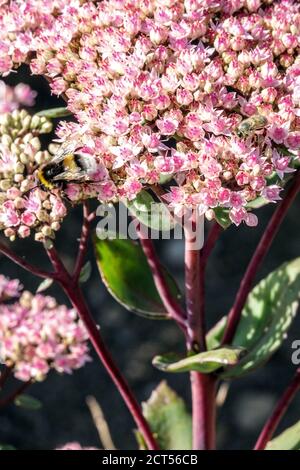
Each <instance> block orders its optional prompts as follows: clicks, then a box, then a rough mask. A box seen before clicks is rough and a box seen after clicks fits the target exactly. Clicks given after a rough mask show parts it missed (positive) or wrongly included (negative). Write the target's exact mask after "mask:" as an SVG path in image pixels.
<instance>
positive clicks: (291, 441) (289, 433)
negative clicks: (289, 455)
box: [266, 421, 300, 450]
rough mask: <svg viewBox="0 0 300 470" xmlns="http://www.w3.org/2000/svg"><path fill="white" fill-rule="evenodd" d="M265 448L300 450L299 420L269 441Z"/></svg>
mask: <svg viewBox="0 0 300 470" xmlns="http://www.w3.org/2000/svg"><path fill="white" fill-rule="evenodd" d="M266 450H300V421H298V423H296V424H294V426H291V427H290V428H288V429H286V430H285V431H284V432H283V433H282V434H280V435H279V436H277V437H275V438H274V439H273V440H272V441H270V442H269V443H268V445H267V447H266Z"/></svg>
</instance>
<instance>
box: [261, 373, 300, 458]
mask: <svg viewBox="0 0 300 470" xmlns="http://www.w3.org/2000/svg"><path fill="white" fill-rule="evenodd" d="M299 390H300V369H297V371H296V374H295V375H294V377H293V379H292V381H291V383H290V384H289V386H288V387H287V388H286V390H285V391H284V393H283V395H282V396H281V398H280V400H279V401H278V403H277V405H276V407H275V409H274V411H273V413H272V415H271V416H270V418H269V419H268V421H267V422H266V424H265V426H264V428H263V430H262V432H261V434H260V436H259V438H258V440H257V442H256V445H255V448H254V450H264V449H265V448H266V446H267V444H268V442H269V441H270V440H271V439H272V437H273V435H274V433H275V431H276V429H277V427H278V424H279V423H280V421H281V419H282V417H283V416H284V414H285V412H286V411H287V409H288V407H289V405H290V404H291V402H292V401H293V399H294V398H295V396H296V394H297V393H298V392H299Z"/></svg>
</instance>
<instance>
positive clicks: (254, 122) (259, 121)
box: [237, 114, 268, 138]
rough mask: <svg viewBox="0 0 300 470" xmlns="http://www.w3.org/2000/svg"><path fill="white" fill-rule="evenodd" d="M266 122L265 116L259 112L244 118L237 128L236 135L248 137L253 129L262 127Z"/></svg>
mask: <svg viewBox="0 0 300 470" xmlns="http://www.w3.org/2000/svg"><path fill="white" fill-rule="evenodd" d="M267 124H268V120H267V118H265V116H262V115H261V114H255V115H254V116H251V117H249V118H248V119H244V120H243V121H242V122H241V123H240V124H239V125H238V128H237V135H238V136H239V137H243V138H246V137H249V136H250V135H251V134H252V133H253V132H254V131H257V130H260V129H263V128H264V127H265V126H266V125H267Z"/></svg>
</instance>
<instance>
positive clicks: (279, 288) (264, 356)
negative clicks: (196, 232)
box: [211, 258, 300, 378]
mask: <svg viewBox="0 0 300 470" xmlns="http://www.w3.org/2000/svg"><path fill="white" fill-rule="evenodd" d="M299 296H300V258H297V259H295V260H293V261H290V262H287V263H284V264H283V265H282V266H280V267H279V268H278V269H276V270H275V271H273V272H272V273H271V274H270V275H269V276H268V277H266V278H265V279H263V280H262V281H261V282H260V283H259V284H258V285H257V286H256V287H255V288H254V289H253V290H252V291H251V293H250V294H249V296H248V300H247V303H246V305H245V308H244V309H243V313H242V318H241V321H240V323H239V326H238V329H237V332H236V334H235V337H234V340H233V343H232V346H234V347H242V348H245V349H246V350H247V351H248V353H247V354H246V355H245V356H244V357H243V358H242V359H241V361H240V362H239V363H238V364H237V365H236V366H235V367H233V368H230V369H228V370H227V371H225V373H224V374H223V375H222V376H223V377H224V378H231V377H238V376H240V375H243V374H245V373H246V372H250V371H251V370H253V369H256V368H257V367H259V366H261V365H262V364H264V363H265V362H266V361H268V360H269V358H270V357H271V356H272V354H274V352H275V351H277V349H278V348H279V347H280V346H281V344H282V342H283V341H284V339H285V337H286V334H287V331H288V329H289V327H290V325H291V323H292V321H293V318H294V317H295V315H296V312H297V309H298V304H299ZM216 334H217V335H218V337H220V330H218V329H217V330H216ZM211 341H213V337H211ZM215 342H216V341H214V344H215Z"/></svg>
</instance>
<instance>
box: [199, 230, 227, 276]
mask: <svg viewBox="0 0 300 470" xmlns="http://www.w3.org/2000/svg"><path fill="white" fill-rule="evenodd" d="M221 233H222V227H221V226H220V225H219V224H218V223H217V222H214V223H213V226H212V228H211V229H210V231H209V234H208V237H207V240H206V243H205V245H204V247H203V249H202V252H201V266H202V269H205V267H206V263H207V260H208V258H209V256H210V254H211V252H212V250H213V249H214V247H215V244H216V242H217V240H218V238H219V236H220V235H221Z"/></svg>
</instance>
